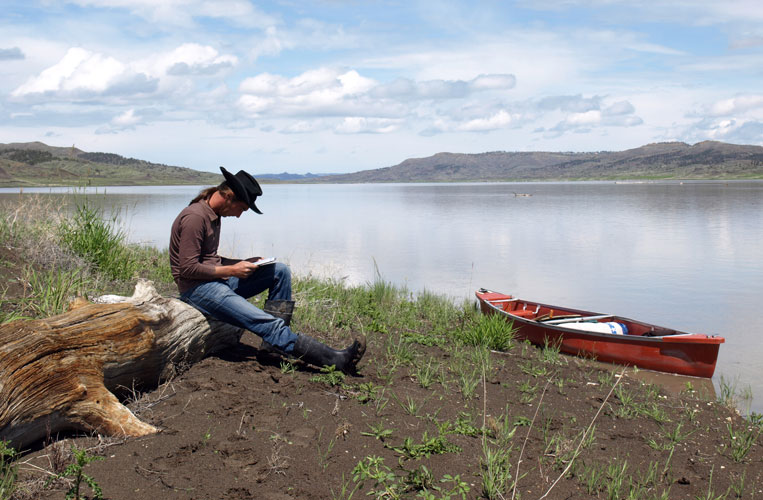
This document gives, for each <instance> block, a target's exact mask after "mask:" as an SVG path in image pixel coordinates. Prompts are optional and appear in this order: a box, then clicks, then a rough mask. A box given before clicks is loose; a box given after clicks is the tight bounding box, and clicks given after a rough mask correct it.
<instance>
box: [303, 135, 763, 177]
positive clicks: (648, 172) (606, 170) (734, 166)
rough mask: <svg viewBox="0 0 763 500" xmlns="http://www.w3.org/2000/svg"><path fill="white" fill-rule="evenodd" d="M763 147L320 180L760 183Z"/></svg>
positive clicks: (454, 157) (713, 145)
mask: <svg viewBox="0 0 763 500" xmlns="http://www.w3.org/2000/svg"><path fill="white" fill-rule="evenodd" d="M760 178H763V147H760V146H743V145H736V144H727V143H723V142H714V141H705V142H700V143H697V144H694V145H689V144H686V143H683V142H666V143H658V144H648V145H646V146H642V147H639V148H635V149H629V150H626V151H615V152H613V151H603V152H592V153H550V152H500V151H499V152H490V153H480V154H459V153H438V154H436V155H433V156H429V157H426V158H412V159H408V160H405V161H404V162H402V163H400V164H398V165H395V166H392V167H385V168H379V169H375V170H364V171H361V172H356V173H353V174H344V175H333V176H326V177H321V178H320V179H316V180H315V181H316V182H456V181H458V182H461V181H553V180H610V179H760Z"/></svg>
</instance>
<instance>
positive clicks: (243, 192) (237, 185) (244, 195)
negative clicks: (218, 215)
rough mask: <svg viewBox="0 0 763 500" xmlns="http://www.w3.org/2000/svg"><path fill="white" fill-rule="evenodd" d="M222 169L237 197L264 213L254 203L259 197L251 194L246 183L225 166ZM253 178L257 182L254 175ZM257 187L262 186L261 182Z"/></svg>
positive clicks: (253, 209)
mask: <svg viewBox="0 0 763 500" xmlns="http://www.w3.org/2000/svg"><path fill="white" fill-rule="evenodd" d="M220 171H221V172H222V173H223V177H225V182H226V184H228V187H229V188H231V190H232V191H233V194H235V195H236V198H238V199H239V200H241V201H243V202H244V203H246V204H247V205H248V206H249V208H251V209H252V211H254V212H257V213H258V214H260V215H262V212H261V211H260V209H259V208H257V205H255V204H254V202H255V200H256V199H257V197H256V196H250V195H249V191H247V189H246V188H245V187H244V185H243V184H242V183H241V181H240V180H239V179H238V177H236V176H235V175H233V174H231V173H230V172H228V171H227V170H225V167H220ZM250 177H251V176H250ZM252 180H253V181H254V182H255V184H256V183H257V181H256V180H254V177H252ZM257 187H258V188H259V187H260V186H259V184H257Z"/></svg>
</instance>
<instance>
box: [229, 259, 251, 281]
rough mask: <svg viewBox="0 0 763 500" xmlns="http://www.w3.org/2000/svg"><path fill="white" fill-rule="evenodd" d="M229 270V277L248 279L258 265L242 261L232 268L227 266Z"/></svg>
mask: <svg viewBox="0 0 763 500" xmlns="http://www.w3.org/2000/svg"><path fill="white" fill-rule="evenodd" d="M225 267H227V268H228V272H229V276H235V277H236V278H248V277H249V276H250V275H251V274H252V273H253V272H254V270H255V269H257V264H254V263H252V262H249V261H248V260H241V261H238V262H236V263H235V264H233V265H231V266H225Z"/></svg>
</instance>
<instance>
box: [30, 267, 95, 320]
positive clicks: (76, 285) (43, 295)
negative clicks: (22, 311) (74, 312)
mask: <svg viewBox="0 0 763 500" xmlns="http://www.w3.org/2000/svg"><path fill="white" fill-rule="evenodd" d="M26 281H27V283H28V284H29V291H30V295H29V297H27V298H26V299H27V300H25V304H24V306H25V308H26V309H27V310H29V311H30V312H31V313H32V316H33V317H38V318H39V317H45V316H53V315H56V314H60V313H62V312H64V310H66V309H67V307H68V305H69V302H71V299H72V298H74V297H77V296H80V295H84V292H85V289H86V286H87V285H88V284H89V283H88V281H87V280H86V279H85V278H83V276H82V274H81V273H80V271H79V270H77V269H73V270H70V271H66V270H61V269H57V270H53V271H49V272H38V271H35V270H34V269H33V268H27V269H26Z"/></svg>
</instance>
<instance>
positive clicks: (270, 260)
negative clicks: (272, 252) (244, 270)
mask: <svg viewBox="0 0 763 500" xmlns="http://www.w3.org/2000/svg"><path fill="white" fill-rule="evenodd" d="M275 262H276V258H275V257H265V258H264V259H260V260H258V261H256V262H255V264H256V265H257V266H267V265H268V264H275Z"/></svg>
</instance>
